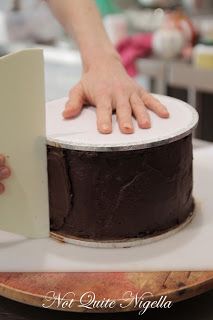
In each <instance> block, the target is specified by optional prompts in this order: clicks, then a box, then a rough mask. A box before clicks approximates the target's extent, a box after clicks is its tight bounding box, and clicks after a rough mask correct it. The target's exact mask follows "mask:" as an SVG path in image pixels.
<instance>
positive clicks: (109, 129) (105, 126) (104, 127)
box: [101, 124, 111, 133]
mask: <svg viewBox="0 0 213 320" xmlns="http://www.w3.org/2000/svg"><path fill="white" fill-rule="evenodd" d="M101 128H102V131H103V132H104V133H110V132H111V128H110V127H109V126H108V125H107V124H103V125H102V126H101Z"/></svg>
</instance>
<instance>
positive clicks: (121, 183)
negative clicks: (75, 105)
mask: <svg viewBox="0 0 213 320" xmlns="http://www.w3.org/2000/svg"><path fill="white" fill-rule="evenodd" d="M164 98H165V99H166V101H165V102H164V101H162V102H163V103H164V104H166V105H167V107H168V109H169V111H170V115H171V117H170V119H169V120H165V119H163V120H162V119H160V118H158V117H157V116H155V115H153V114H150V116H151V119H152V121H153V127H154V128H152V129H150V130H141V129H139V128H138V129H136V130H135V133H134V134H133V135H128V136H127V135H122V134H121V133H120V131H119V129H118V128H116V127H115V128H114V133H113V134H112V135H101V134H99V133H97V130H96V123H95V122H96V119H95V113H94V109H91V108H88V109H87V110H84V111H83V115H81V116H80V118H77V119H75V120H72V122H69V121H67V122H63V123H62V124H61V123H60V122H59V120H58V115H57V113H58V112H59V111H61V110H58V109H59V108H58V105H59V106H61V107H62V106H64V100H63V101H60V100H59V101H58V102H57V101H56V102H53V103H50V104H49V107H48V108H47V111H48V112H47V117H48V118H49V119H50V120H51V119H52V121H51V122H50V120H49V122H48V123H49V124H48V125H49V127H47V131H49V136H47V140H48V146H47V156H48V178H49V204H50V226H51V231H52V232H53V233H54V235H57V236H58V235H59V237H62V239H63V240H64V239H65V241H66V239H71V240H72V239H74V240H75V241H76V240H81V241H85V243H86V242H87V243H88V242H91V241H95V242H96V243H97V242H100V243H107V242H109V243H115V242H122V241H127V242H128V241H134V239H135V240H136V241H138V239H139V240H140V239H144V238H150V237H154V236H158V235H160V234H164V233H167V232H168V231H171V230H173V229H175V228H176V229H178V227H179V226H181V225H184V223H186V221H189V220H190V217H191V215H192V213H193V210H194V200H193V195H192V187H193V174H192V134H191V132H192V128H193V127H194V126H195V125H196V123H197V121H198V116H197V113H196V111H194V109H193V108H192V107H190V106H188V105H186V104H184V103H182V102H181V101H179V100H176V99H172V98H168V97H164ZM162 100H163V97H162ZM167 100H168V101H167ZM171 102H172V103H171ZM174 107H176V108H174ZM57 108H58V109H57ZM61 109H62V108H61ZM155 117H156V118H155ZM178 118H179V120H178ZM180 120H181V121H180ZM113 121H114V123H115V119H114V120H113ZM178 122H179V123H178ZM59 129H60V130H59ZM116 130H117V131H116ZM54 132H56V133H54ZM128 139H129V140H128Z"/></svg>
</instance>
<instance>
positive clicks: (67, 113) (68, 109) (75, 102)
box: [63, 84, 84, 119]
mask: <svg viewBox="0 0 213 320" xmlns="http://www.w3.org/2000/svg"><path fill="white" fill-rule="evenodd" d="M83 104H84V92H83V88H82V86H81V84H77V85H76V86H75V87H74V88H73V89H71V90H70V93H69V100H68V101H67V103H66V105H65V110H64V111H63V117H64V118H65V119H69V118H73V117H75V116H77V115H78V114H79V113H80V112H81V110H82V108H83Z"/></svg>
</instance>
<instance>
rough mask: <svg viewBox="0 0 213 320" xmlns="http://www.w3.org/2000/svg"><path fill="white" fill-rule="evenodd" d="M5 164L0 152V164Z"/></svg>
mask: <svg viewBox="0 0 213 320" xmlns="http://www.w3.org/2000/svg"><path fill="white" fill-rule="evenodd" d="M4 164H5V157H4V156H3V155H2V154H0V166H3V165H4Z"/></svg>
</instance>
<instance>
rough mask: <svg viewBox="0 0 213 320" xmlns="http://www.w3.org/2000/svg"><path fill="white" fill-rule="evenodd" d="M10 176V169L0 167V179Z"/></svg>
mask: <svg viewBox="0 0 213 320" xmlns="http://www.w3.org/2000/svg"><path fill="white" fill-rule="evenodd" d="M9 176H10V169H9V168H7V167H0V180H3V179H7V178H9Z"/></svg>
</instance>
